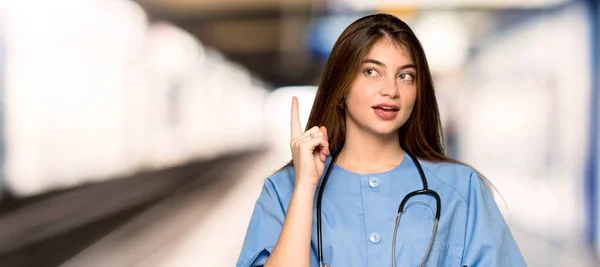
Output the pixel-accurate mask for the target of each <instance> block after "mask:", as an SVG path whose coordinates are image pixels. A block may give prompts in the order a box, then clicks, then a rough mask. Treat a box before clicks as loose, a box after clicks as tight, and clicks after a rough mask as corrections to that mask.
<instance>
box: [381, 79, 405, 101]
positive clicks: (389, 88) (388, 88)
mask: <svg viewBox="0 0 600 267" xmlns="http://www.w3.org/2000/svg"><path fill="white" fill-rule="evenodd" d="M379 93H380V94H381V95H382V96H389V97H390V98H396V97H398V96H399V93H400V92H399V90H398V87H397V86H396V79H384V81H383V83H382V85H381V89H380V90H379Z"/></svg>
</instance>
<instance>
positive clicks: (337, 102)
mask: <svg viewBox="0 0 600 267" xmlns="http://www.w3.org/2000/svg"><path fill="white" fill-rule="evenodd" d="M384 38H389V39H390V40H392V41H393V42H395V43H396V44H398V45H400V46H402V47H403V48H405V49H406V50H407V51H408V53H409V54H410V55H411V57H412V60H413V61H414V63H415V65H416V68H417V78H416V80H417V99H416V102H415V106H414V110H413V112H412V114H411V116H410V118H409V119H408V121H407V122H406V123H405V124H404V125H402V126H401V127H400V130H399V136H398V138H399V142H400V146H401V147H402V148H403V149H405V150H407V151H408V152H411V153H412V154H413V155H415V156H416V157H417V158H419V159H421V160H424V161H429V162H456V161H455V160H453V159H451V158H448V157H446V155H445V154H444V146H443V143H442V140H443V139H442V125H441V122H440V114H439V111H438V105H437V101H436V98H435V91H434V88H433V80H432V77H431V72H430V71H429V64H428V63H427V59H426V58H425V52H424V51H423V47H422V46H421V42H419V40H418V39H417V37H416V36H415V34H414V32H413V31H412V30H411V29H410V27H409V26H408V25H407V24H406V23H405V22H404V21H402V20H400V19H399V18H397V17H395V16H392V15H388V14H374V15H369V16H365V17H362V18H360V19H358V20H356V21H355V22H353V23H352V24H350V26H348V27H347V28H346V29H345V30H344V32H343V33H342V34H341V35H340V37H339V38H338V39H337V41H336V42H335V44H334V46H333V49H332V51H331V54H330V55H329V58H328V60H327V64H326V65H325V70H324V72H323V76H322V78H321V82H320V84H319V88H318V90H317V94H316V97H315V100H314V103H313V106H312V110H311V112H310V116H309V118H308V122H307V124H306V130H308V129H310V128H312V127H313V126H325V128H327V135H328V138H329V149H330V151H333V150H334V149H335V148H337V147H338V146H339V145H340V144H341V143H342V141H343V140H344V137H345V136H346V126H345V119H346V114H345V98H346V96H347V95H348V92H349V91H350V87H351V86H352V83H353V82H354V79H355V77H356V75H357V73H358V71H359V68H360V64H361V61H362V59H363V58H364V57H365V56H366V55H367V53H368V52H369V50H370V49H371V47H372V46H373V45H374V44H375V43H376V42H377V41H379V40H382V39H384ZM293 164H294V163H293V161H290V162H288V163H287V164H286V165H285V166H283V168H282V169H284V168H286V167H289V166H293Z"/></svg>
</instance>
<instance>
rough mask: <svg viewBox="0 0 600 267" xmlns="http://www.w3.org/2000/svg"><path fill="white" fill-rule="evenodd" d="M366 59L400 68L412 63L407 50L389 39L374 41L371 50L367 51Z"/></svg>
mask: <svg viewBox="0 0 600 267" xmlns="http://www.w3.org/2000/svg"><path fill="white" fill-rule="evenodd" d="M366 58H370V59H375V60H378V61H381V62H383V63H384V64H386V65H388V66H390V65H392V66H402V65H406V64H413V63H414V62H413V60H412V57H411V55H410V53H409V50H408V48H407V47H406V46H404V45H401V44H399V43H397V42H395V41H393V40H391V39H389V38H383V39H380V40H378V41H376V42H375V43H374V44H373V46H372V47H371V49H369V52H368V53H367V57H366Z"/></svg>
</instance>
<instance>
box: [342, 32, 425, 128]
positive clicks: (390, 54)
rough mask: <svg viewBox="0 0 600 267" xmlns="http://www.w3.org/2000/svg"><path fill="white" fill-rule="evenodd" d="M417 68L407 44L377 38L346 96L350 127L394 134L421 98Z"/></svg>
mask: <svg viewBox="0 0 600 267" xmlns="http://www.w3.org/2000/svg"><path fill="white" fill-rule="evenodd" d="M416 78H417V70H416V66H415V64H414V62H413V61H412V59H411V58H410V56H409V54H408V53H407V51H405V49H404V48H403V47H401V46H400V45H397V44H396V43H394V42H393V41H392V40H390V39H388V38H384V39H382V40H379V41H377V42H376V43H375V44H374V45H373V47H372V48H371V50H370V51H369V53H368V54H367V56H366V57H365V58H364V59H363V60H362V62H361V66H360V69H359V72H358V76H356V78H355V80H354V82H353V83H352V87H351V88H350V91H349V93H348V96H347V97H346V107H347V108H346V127H347V131H357V130H358V131H366V132H368V133H371V134H375V135H390V134H395V133H396V131H397V130H398V129H399V128H400V127H401V126H402V125H404V123H406V121H407V120H408V118H409V117H410V114H411V113H412V110H413V107H414V105H415V100H416V98H417V81H416Z"/></svg>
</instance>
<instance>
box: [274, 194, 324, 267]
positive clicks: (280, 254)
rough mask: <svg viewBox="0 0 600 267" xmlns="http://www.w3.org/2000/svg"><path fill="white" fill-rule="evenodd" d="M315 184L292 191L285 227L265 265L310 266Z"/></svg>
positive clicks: (276, 266)
mask: <svg viewBox="0 0 600 267" xmlns="http://www.w3.org/2000/svg"><path fill="white" fill-rule="evenodd" d="M315 190H316V187H315V186H314V185H297V186H296V187H295V188H294V192H293V193H292V198H291V201H290V205H289V207H288V212H287V215H286V217H285V220H284V223H283V228H282V230H281V234H280V235H279V239H278V240H277V244H276V245H275V248H274V249H273V253H272V254H271V256H270V257H269V259H268V261H267V263H266V264H265V267H278V266H286V267H288V266H290V267H292V266H293V267H296V266H298V267H300V266H301V267H308V266H310V240H311V231H312V211H313V200H314V196H315Z"/></svg>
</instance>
